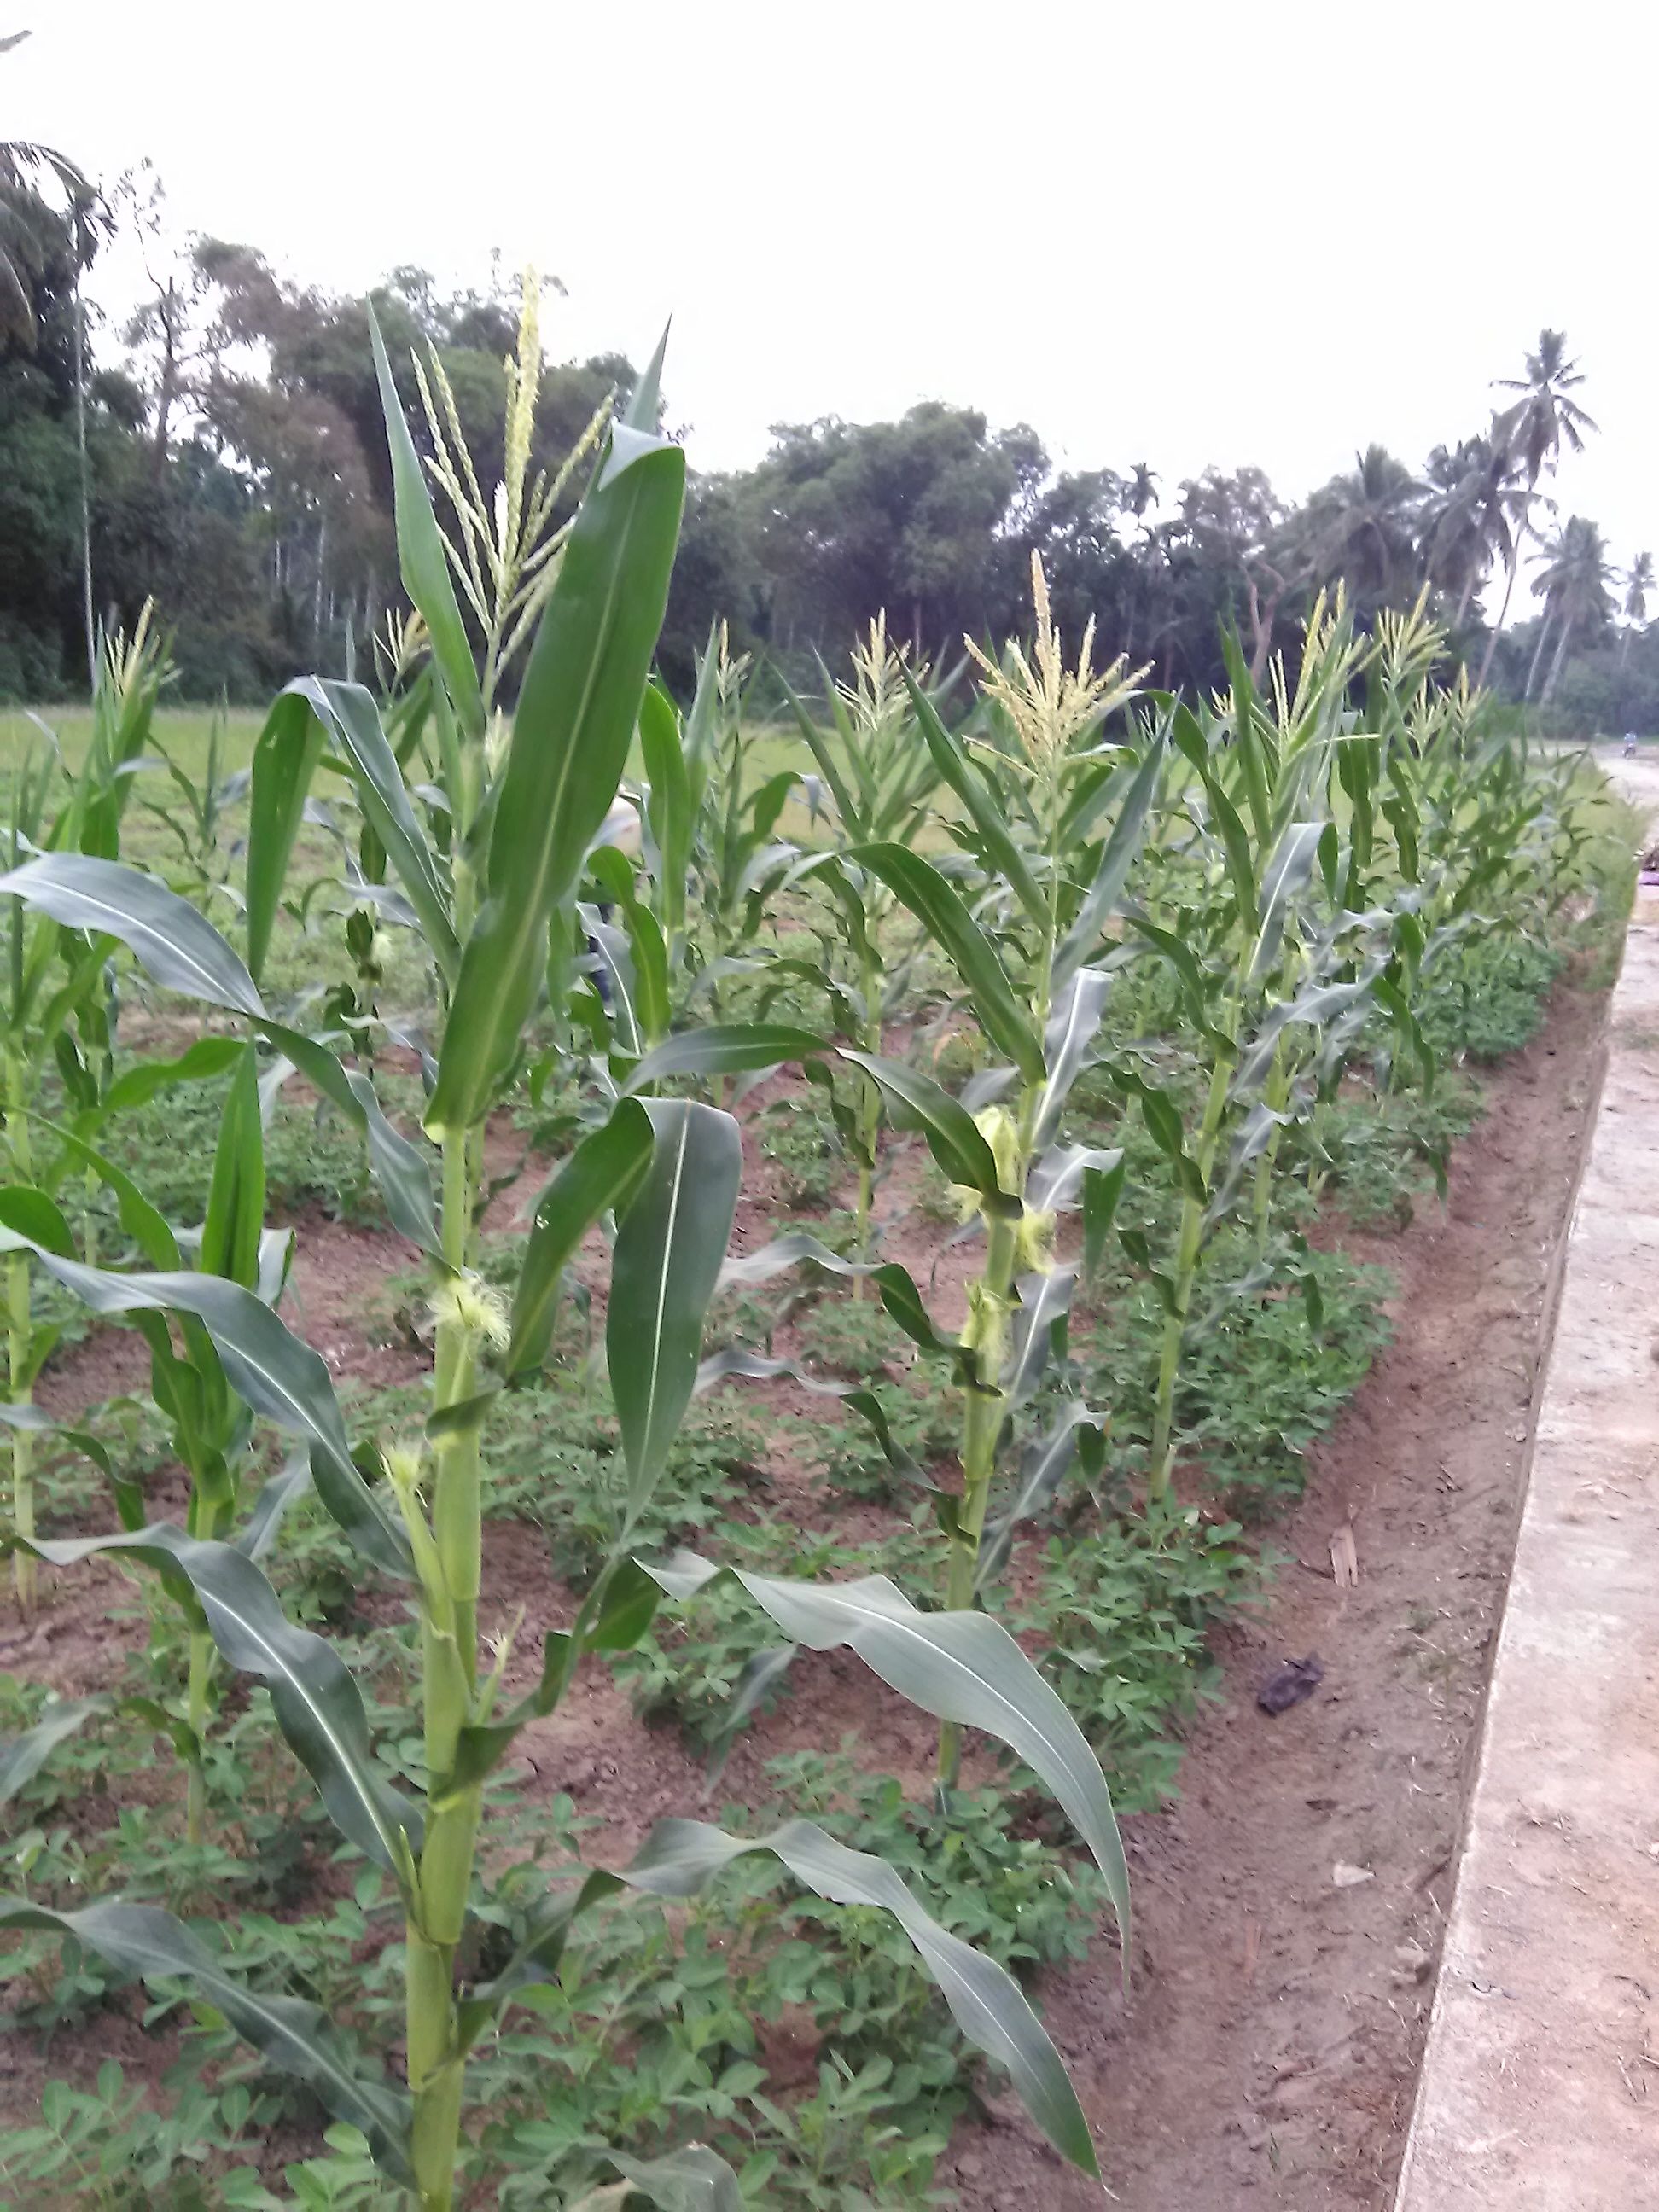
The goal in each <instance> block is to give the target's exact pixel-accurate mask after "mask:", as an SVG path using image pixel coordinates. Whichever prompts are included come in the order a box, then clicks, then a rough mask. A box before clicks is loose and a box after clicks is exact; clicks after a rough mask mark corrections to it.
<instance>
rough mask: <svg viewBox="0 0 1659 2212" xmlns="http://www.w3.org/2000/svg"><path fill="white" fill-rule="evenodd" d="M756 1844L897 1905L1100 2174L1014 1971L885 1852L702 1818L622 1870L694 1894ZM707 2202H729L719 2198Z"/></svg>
mask: <svg viewBox="0 0 1659 2212" xmlns="http://www.w3.org/2000/svg"><path fill="white" fill-rule="evenodd" d="M974 1617H975V1618H977V1619H979V1620H984V1618H985V1616H984V1615H983V1614H980V1615H977V1616H974ZM945 1618H947V1619H963V1620H965V1619H968V1618H969V1616H968V1615H966V1614H961V1615H947V1616H945ZM1050 1694H1051V1695H1052V1692H1050ZM753 1851H767V1852H769V1853H771V1855H772V1856H773V1857H775V1858H777V1859H779V1860H781V1862H782V1863H783V1865H784V1866H785V1867H787V1869H788V1870H789V1872H790V1873H791V1874H792V1875H793V1876H794V1878H795V1880H796V1881H798V1882H799V1883H800V1884H801V1886H802V1887H804V1888H806V1889H810V1890H813V1891H815V1892H816V1893H817V1895H818V1896H820V1897H827V1898H829V1899H832V1900H833V1901H834V1902H835V1903H836V1904H838V1905H875V1906H877V1907H878V1908H879V1909H880V1910H882V1911H887V1912H890V1913H891V1914H892V1916H893V1917H894V1919H895V1920H896V1921H897V1923H898V1924H899V1926H900V1927H901V1928H902V1929H903V1930H904V1932H905V1934H906V1935H907V1936H908V1937H909V1939H910V1941H911V1942H912V1943H914V1944H915V1948H916V1951H917V1954H918V1955H919V1956H920V1958H921V1961H922V1963H923V1965H924V1966H926V1967H927V1971H928V1972H929V1973H930V1974H931V1975H932V1976H933V1979H934V1980H935V1981H936V1982H937V1983H938V1984H939V1990H940V1993H941V1995H942V1996H944V1998H945V2002H946V2004H948V2005H949V2006H950V2008H951V2014H952V2015H953V2016H954V2018H955V2020H956V2022H957V2027H959V2028H960V2029H961V2030H962V2032H963V2035H965V2036H966V2037H967V2039H968V2040H969V2042H970V2043H971V2044H973V2045H974V2046H975V2049H976V2050H980V2051H984V2052H985V2053H986V2054H987V2057H991V2058H994V2059H995V2060H996V2062H997V2063H998V2064H999V2065H1002V2066H1006V2068H1007V2069H1008V2071H1009V2073H1010V2074H1011V2075H1012V2078H1013V2082H1014V2087H1015V2088H1016V2089H1017V2090H1018V2093H1019V2096H1020V2100H1021V2101H1022V2103H1024V2106H1025V2108H1026V2110H1027V2111H1028V2112H1030V2115H1031V2118H1033V2119H1034V2120H1035V2121H1036V2124H1037V2125H1038V2126H1039V2127H1040V2128H1041V2129H1042V2132H1043V2133H1044V2135H1046V2136H1048V2140H1049V2142H1052V2143H1053V2144H1054V2148H1056V2149H1057V2150H1059V2151H1060V2152H1061V2153H1062V2154H1064V2156H1066V2158H1068V2159H1069V2160H1071V2162H1072V2164H1073V2166H1079V2167H1081V2168H1082V2170H1083V2171H1084V2172H1085V2173H1091V2174H1095V2173H1098V2172H1099V2166H1098V2165H1097V2160H1096V2157H1095V2147H1094V2144H1093V2142H1092V2141H1091V2138H1090V2135H1089V2124H1088V2122H1087V2121H1086V2120H1085V2118H1084V2117H1083V2108H1082V2106H1080V2105H1079V2102H1078V2100H1077V2092H1076V2091H1075V2090H1074V2089H1073V2087H1072V2084H1071V2081H1070V2079H1069V2077H1068V2076H1067V2075H1066V2069H1065V2066H1064V2065H1063V2063H1061V2060H1060V2053H1059V2052H1058V2051H1056V2050H1055V2049H1054V2045H1053V2044H1052V2043H1051V2042H1050V2041H1049V2040H1048V2036H1047V2035H1046V2034H1045V2033H1043V2030H1042V2026H1041V2025H1040V2023H1039V2022H1038V2020H1037V2017H1036V2014H1035V2013H1034V2012H1033V2011H1032V2010H1031V2008H1030V2005H1029V2004H1028V2003H1027V2002H1026V2001H1025V1998H1024V1996H1023V1995H1022V1994H1021V1992H1020V1989H1019V1985H1018V1983H1017V1982H1016V1981H1015V1980H1014V1978H1013V1977H1012V1975H1011V1974H1010V1973H1009V1972H1007V1971H1006V1968H1004V1967H1001V1966H998V1965H996V1963H995V1962H994V1960H990V1959H987V1958H985V1957H983V1956H982V1955H981V1954H980V1953H979V1952H977V1951H975V1949H974V1948H973V1946H972V1945H971V1944H970V1943H964V1942H963V1941H962V1939H961V1937H960V1936H952V1935H951V1934H949V1933H948V1932H947V1931H946V1930H945V1929H943V1928H941V1927H940V1926H939V1923H938V1921H936V1920H935V1919H934V1918H933V1915H932V1914H931V1913H930V1912H928V1911H927V1910H926V1908H925V1907H924V1906H923V1905H921V1903H920V1902H919V1901H918V1899H916V1898H915V1895H914V1894H913V1893H911V1891H910V1890H909V1889H908V1887H906V1885H905V1883H904V1882H903V1881H902V1880H901V1878H900V1877H899V1875H897V1874H896V1872H895V1871H894V1869H892V1868H891V1867H890V1866H889V1865H888V1863H887V1862H886V1860H885V1859H881V1858H877V1857H873V1856H872V1854H871V1853H869V1852H867V1851H855V1850H849V1849H848V1846H847V1845H846V1844H841V1843H837V1842H836V1840H835V1838H833V1837H831V1836H829V1835H826V1834H825V1833H824V1832H823V1829H822V1828H819V1827H816V1826H814V1825H813V1824H812V1823H811V1821H810V1820H791V1821H788V1822H787V1823H786V1824H785V1826H782V1827H781V1828H775V1829H774V1830H773V1832H772V1833H771V1834H770V1835H769V1836H761V1837H757V1838H754V1839H753V1840H750V1839H748V1838H743V1837H739V1836H732V1835H729V1834H727V1832H726V1830H724V1829H723V1828H716V1827H713V1826H710V1825H709V1824H708V1822H706V1821H702V1820H660V1821H659V1822H658V1824H657V1826H655V1827H654V1828H653V1830H652V1832H651V1833H650V1834H649V1835H648V1836H647V1838H646V1840H645V1843H644V1844H643V1846H642V1847H641V1850H640V1851H639V1852H638V1854H637V1855H636V1856H635V1858H634V1859H633V1860H632V1861H631V1862H630V1863H629V1865H627V1866H625V1867H624V1868H623V1869H622V1875H623V1881H625V1882H627V1883H628V1884H629V1887H632V1888H635V1889H642V1890H646V1891H648V1892H649V1893H650V1894H651V1895H653V1896H654V1897H694V1896H696V1894H697V1893H698V1892H699V1891H700V1890H701V1889H702V1888H703V1887H704V1886H705V1885H706V1884H707V1883H708V1881H711V1880H712V1879H713V1877H714V1875H717V1874H719V1873H720V1871H721V1870H722V1869H724V1868H726V1867H727V1866H729V1865H730V1864H731V1863H732V1861H733V1860H735V1859H739V1858H743V1857H746V1856H748V1855H749V1854H750V1852H753ZM687 2201H690V2202H695V2201H696V2200H687ZM706 2201H707V2202H708V2203H709V2204H710V2205H711V2206H717V2205H719V2203H720V2200H719V2198H717V2197H715V2198H710V2199H708V2200H706Z"/></svg>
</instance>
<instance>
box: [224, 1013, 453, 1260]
mask: <svg viewBox="0 0 1659 2212" xmlns="http://www.w3.org/2000/svg"><path fill="white" fill-rule="evenodd" d="M256 1026H257V1027H258V1031H259V1034H260V1036H263V1037H265V1038H266V1039H268V1040H269V1042H270V1043H271V1044H273V1045H275V1046H276V1049H277V1051H278V1052H279V1053H281V1054H282V1055H283V1058H284V1059H285V1060H292V1061H293V1062H294V1065H295V1067H296V1068H298V1070H299V1071H300V1073H301V1075H303V1076H304V1078H305V1079H306V1081H307V1083H309V1084H310V1085H312V1087H313V1090H316V1091H320V1092H321V1093H322V1095H323V1097H325V1098H326V1099H327V1100H328V1101H329V1103H330V1104H331V1105H333V1106H337V1107H338V1108H339V1109H340V1111H341V1112H342V1113H343V1115H345V1117H346V1119H347V1120H348V1121H350V1122H351V1123H352V1124H353V1125H354V1127H356V1129H357V1130H358V1131H359V1132H360V1133H362V1139H363V1142H364V1145H365V1146H366V1147H367V1149H368V1164H369V1166H370V1168H371V1169H372V1170H374V1180H375V1182H377V1183H378V1184H379V1185H380V1195H381V1197H382V1198H383V1199H385V1200H386V1212H387V1213H388V1214H389V1215H390V1216H391V1218H392V1226H393V1227H394V1228H395V1229H398V1230H400V1231H402V1233H403V1234H404V1236H405V1237H408V1239H409V1240H410V1243H411V1244H418V1245H419V1246H420V1248H421V1249H422V1252H425V1253H428V1254H429V1255H430V1256H431V1257H432V1258H433V1259H435V1260H441V1259H442V1257H443V1238H442V1235H441V1231H440V1230H439V1227H438V1218H437V1214H436V1212H435V1208H434V1206H433V1202H432V1170H431V1169H430V1168H429V1167H428V1164H427V1159H426V1155H425V1154H424V1153H423V1152H420V1151H419V1150H418V1149H417V1148H416V1146H414V1145H412V1144H410V1141H409V1139H408V1138H407V1137H404V1136H401V1135H399V1133H398V1131H397V1130H396V1129H394V1128H393V1127H392V1124H391V1122H390V1121H387V1119H386V1114H385V1112H384V1110H383V1109H382V1108H381V1105H380V1100H379V1098H377V1097H376V1096H375V1094H374V1085H373V1084H372V1083H371V1082H370V1081H369V1079H368V1076H366V1075H364V1074H363V1073H362V1072H361V1070H359V1069H357V1068H355V1067H347V1066H345V1064H344V1063H343V1061H342V1060H340V1059H339V1058H338V1057H337V1054H334V1053H333V1052H331V1050H330V1049H329V1048H328V1046H327V1045H325V1044H321V1043H319V1042H318V1040H317V1039H316V1038H315V1037H312V1036H306V1035H305V1034H304V1032H303V1031H302V1030H290V1029H287V1028H285V1027H284V1026H283V1024H282V1023H281V1022H273V1021H270V1020H265V1021H261V1022H259V1023H258V1024H257V1025H256Z"/></svg>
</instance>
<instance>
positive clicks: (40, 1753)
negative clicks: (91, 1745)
mask: <svg viewBox="0 0 1659 2212" xmlns="http://www.w3.org/2000/svg"><path fill="white" fill-rule="evenodd" d="M107 1711H109V1699H107V1698H49V1699H47V1701H46V1704H45V1705H43V1706H42V1707H41V1709H40V1719H39V1720H38V1721H36V1722H35V1723H34V1725H33V1728H29V1729H24V1731H23V1733H22V1735H15V1736H13V1737H11V1738H10V1740H9V1741H7V1742H5V1743H0V1805H4V1804H8V1803H9V1802H10V1800H11V1799H12V1798H14V1797H15V1796H16V1795H17V1793H18V1791H19V1790H21V1789H22V1787H23V1786H24V1784H26V1783H28V1782H32V1781H33V1779H34V1778H35V1776H36V1775H37V1774H38V1773H39V1772H40V1769H41V1768H42V1767H43V1766H44V1765H46V1761H47V1759H50V1758H51V1756H52V1753H53V1752H54V1751H56V1750H57V1748H58V1745H59V1744H60V1743H64V1742H66V1741H68V1739H69V1738H70V1736H72V1735H76V1734H77V1733H78V1731H79V1730H80V1729H82V1728H84V1727H85V1726H86V1724H87V1723H88V1721H89V1720H90V1719H91V1718H92V1717H93V1715H94V1713H104V1712H107Z"/></svg>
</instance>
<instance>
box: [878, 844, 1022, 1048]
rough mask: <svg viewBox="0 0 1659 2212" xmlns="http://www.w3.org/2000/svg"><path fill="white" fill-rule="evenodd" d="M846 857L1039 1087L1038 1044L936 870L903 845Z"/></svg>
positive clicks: (992, 957)
mask: <svg viewBox="0 0 1659 2212" xmlns="http://www.w3.org/2000/svg"><path fill="white" fill-rule="evenodd" d="M847 857H848V860H851V861H853V862H854V865H855V866H858V867H861V868H867V869H869V871H870V872H871V873H872V875H875V876H879V877H880V878H881V880H882V882H883V883H884V884H886V885H887V888H888V889H889V890H890V891H891V892H892V893H893V894H894V896H896V898H899V899H902V901H903V902H904V904H905V905H906V906H908V908H909V909H910V911H911V913H912V914H914V915H915V917H916V919H917V920H918V921H920V922H921V925H922V927H924V928H925V929H926V930H927V933H928V935H929V936H930V937H931V938H932V939H933V942H934V943H935V944H936V945H939V948H940V950H941V951H943V952H944V953H945V957H946V958H947V959H948V960H949V961H950V963H951V966H952V967H953V968H954V969H956V972H957V975H959V976H960V977H961V979H962V981H963V983H964V984H965V985H966V987H967V989H968V994H969V997H970V998H971V999H972V1000H973V1002H974V1010H975V1012H976V1013H977V1014H978V1016H979V1018H980V1020H981V1023H982V1024H984V1027H985V1033H986V1035H987V1036H988V1037H989V1038H990V1039H991V1041H992V1042H993V1043H994V1045H996V1047H997V1048H998V1049H999V1051H1000V1052H1001V1053H1002V1054H1004V1056H1005V1057H1006V1059H1009V1060H1012V1061H1013V1063H1014V1065H1015V1066H1017V1067H1018V1069H1019V1071H1020V1073H1022V1074H1023V1075H1024V1078H1025V1079H1026V1081H1027V1082H1028V1083H1041V1082H1042V1077H1043V1065H1042V1039H1041V1037H1039V1036H1038V1035H1037V1033H1036V1030H1034V1029H1033V1028H1032V1026H1031V1024H1030V1019H1029V1018H1028V1017H1027V1016H1026V1015H1025V1013H1024V1012H1023V1011H1022V1009H1021V1008H1020V1007H1019V1006H1018V1004H1017V1003H1016V1001H1015V999H1014V994H1013V991H1012V987H1011V986H1010V984H1009V981H1008V978H1007V975H1006V972H1005V971H1004V969H1003V965H1002V963H1001V961H1000V960H999V959H998V957H997V956H996V953H995V951H994V949H993V947H992V945H991V941H990V939H988V938H987V936H986V935H985V933H984V932H983V930H981V927H980V926H979V924H978V923H977V922H976V921H975V920H974V918H973V916H972V915H970V914H969V911H968V909H967V908H966V907H965V906H964V905H963V902H962V901H961V899H960V898H959V897H958V896H957V893H956V892H955V891H954V890H952V889H951V886H950V884H947V883H946V882H945V878H944V877H943V876H942V875H940V873H939V870H938V869H937V868H936V867H934V866H933V865H932V863H931V862H930V861H927V860H923V859H922V857H921V854H920V853H913V852H911V851H910V849H909V848H908V846H905V845H860V846H856V847H854V849H853V851H852V852H851V853H849V854H848V856H847Z"/></svg>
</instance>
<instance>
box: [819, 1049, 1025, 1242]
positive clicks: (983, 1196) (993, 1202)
mask: <svg viewBox="0 0 1659 2212" xmlns="http://www.w3.org/2000/svg"><path fill="white" fill-rule="evenodd" d="M836 1057H837V1058H838V1059H840V1060H845V1061H846V1062H847V1063H848V1066H853V1067H861V1068H862V1069H863V1070H864V1072H865V1073H866V1075H868V1076H870V1077H872V1078H873V1079H874V1081H875V1082H876V1084H877V1085H878V1087H879V1088H880V1090H881V1091H884V1093H885V1095H886V1097H888V1099H889V1100H890V1102H891V1103H894V1104H896V1106H898V1107H899V1108H900V1109H901V1110H902V1113H903V1114H904V1115H908V1117H909V1118H910V1120H911V1121H913V1122H914V1123H915V1125H916V1126H917V1127H919V1128H920V1129H921V1133H922V1135H923V1136H924V1137H925V1138H926V1139H927V1149H928V1151H929V1152H931V1153H932V1154H933V1158H935V1159H936V1160H937V1161H938V1162H939V1165H940V1167H941V1168H943V1169H944V1170H945V1174H946V1175H947V1176H949V1177H950V1178H951V1182H955V1183H960V1184H961V1185H962V1186H963V1188H965V1189H968V1190H976V1191H977V1192H978V1193H979V1196H980V1203H981V1205H982V1206H984V1207H985V1209H986V1211H987V1212H990V1213H996V1214H1002V1215H1004V1216H1006V1217H1008V1218H1012V1219H1018V1216H1019V1214H1020V1213H1021V1212H1022V1211H1023V1206H1022V1202H1021V1200H1020V1199H1019V1197H1018V1194H1016V1193H1014V1192H1012V1191H1006V1190H1004V1189H1003V1188H1002V1186H1001V1184H1000V1182H998V1180H997V1164H996V1159H995V1157H994V1154H993V1152H992V1151H991V1147H990V1146H989V1145H987V1143H986V1141H985V1139H984V1138H983V1136H981V1133H980V1131H979V1129H978V1127H976V1126H975V1121H974V1117H973V1115H971V1114H970V1113H969V1111H968V1109H967V1108H966V1107H965V1106H963V1105H961V1104H960V1103H958V1102H957V1100H956V1099H954V1098H952V1097H951V1094H950V1092H949V1091H946V1090H945V1088H944V1086H943V1085H940V1084H938V1083H935V1082H934V1081H933V1078H932V1077H931V1076H929V1075H922V1074H921V1073H918V1071H917V1070H916V1069H915V1068H914V1067H907V1066H905V1065H904V1063H903V1062H902V1060H882V1059H880V1058H878V1056H877V1054H874V1053H869V1052H854V1051H853V1050H852V1049H851V1048H849V1047H848V1046H845V1045H843V1046H842V1047H841V1048H840V1049H839V1051H838V1052H837V1054H836Z"/></svg>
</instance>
